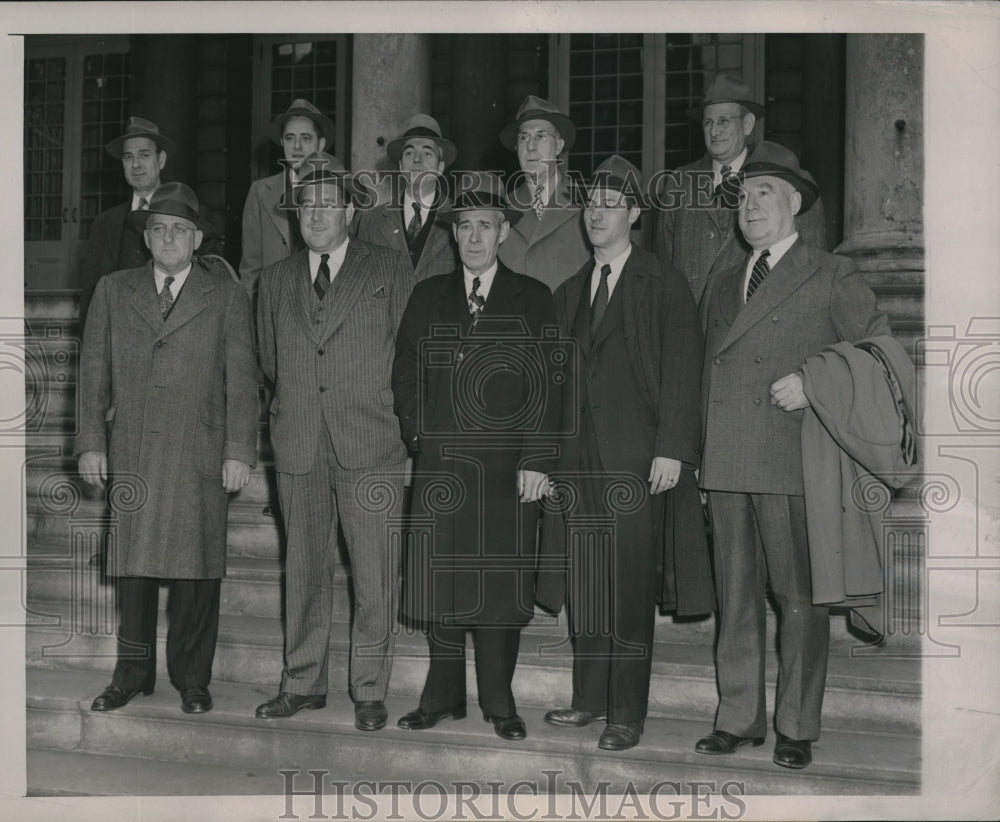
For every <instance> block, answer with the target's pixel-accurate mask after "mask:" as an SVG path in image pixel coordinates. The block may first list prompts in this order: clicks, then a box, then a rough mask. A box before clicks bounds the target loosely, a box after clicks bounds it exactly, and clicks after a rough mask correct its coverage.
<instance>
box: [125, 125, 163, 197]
mask: <svg viewBox="0 0 1000 822" xmlns="http://www.w3.org/2000/svg"><path fill="white" fill-rule="evenodd" d="M166 163H167V153H166V152H165V151H159V150H158V149H157V146H156V143H154V142H153V141H152V140H151V139H149V137H129V138H128V139H127V140H126V141H125V143H124V145H123V146H122V168H124V170H125V181H126V182H127V183H128V184H129V186H131V187H132V189H133V190H135V191H136V192H138V193H139V194H150V193H151V192H152V191H153V190H154V189H156V187H157V186H158V185H159V184H160V172H161V171H162V170H163V166H165V165H166Z"/></svg>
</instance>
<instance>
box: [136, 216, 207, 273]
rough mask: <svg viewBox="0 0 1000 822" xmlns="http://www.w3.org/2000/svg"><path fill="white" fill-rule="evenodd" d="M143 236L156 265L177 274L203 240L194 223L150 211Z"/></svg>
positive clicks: (167, 271)
mask: <svg viewBox="0 0 1000 822" xmlns="http://www.w3.org/2000/svg"><path fill="white" fill-rule="evenodd" d="M143 236H144V237H145V239H146V245H147V246H148V247H149V251H150V253H151V254H152V255H153V260H154V261H155V262H156V265H157V266H158V267H159V268H160V270H162V271H164V272H166V273H167V274H178V273H180V272H181V271H183V270H184V269H185V268H187V264H188V263H189V262H191V256H192V255H193V254H194V252H195V249H196V248H198V246H200V245H201V240H202V233H201V231H199V230H198V229H197V228H195V225H194V223H192V222H191V221H190V220H185V219H184V218H183V217H174V216H172V215H170V214H150V215H149V217H147V219H146V230H145V231H144V232H143Z"/></svg>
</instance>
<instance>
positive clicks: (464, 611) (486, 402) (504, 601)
mask: <svg viewBox="0 0 1000 822" xmlns="http://www.w3.org/2000/svg"><path fill="white" fill-rule="evenodd" d="M545 329H549V331H550V332H554V331H555V329H556V318H555V311H554V309H553V306H552V295H551V293H550V292H549V290H548V289H547V288H546V287H545V286H544V285H543V284H542V283H539V282H538V281H536V280H533V279H531V278H530V277H525V276H524V275H521V274H515V273H513V272H512V271H510V270H509V269H507V268H506V267H504V266H503V265H499V266H498V268H497V273H496V276H495V278H494V280H493V284H492V286H491V288H490V292H489V297H488V298H487V300H486V305H485V307H484V308H483V312H482V314H481V316H480V318H479V320H478V322H477V323H476V325H475V327H474V328H473V327H472V323H471V319H470V316H469V310H468V307H467V298H466V293H465V282H464V276H463V272H462V269H458V270H456V271H453V272H452V273H450V274H446V275H443V276H439V277H433V278H431V279H428V280H423V281H422V282H420V283H418V284H417V286H416V287H415V288H414V290H413V295H412V296H411V297H410V301H409V303H408V304H407V306H406V312H405V313H404V315H403V322H402V325H401V326H400V331H399V338H398V341H397V345H396V360H395V363H394V366H393V390H394V391H395V396H396V405H397V409H398V413H399V417H400V424H401V426H402V428H403V431H404V436H405V437H406V438H407V441H408V442H413V441H414V439H417V440H418V442H419V447H420V453H419V455H418V456H417V458H416V467H415V473H414V478H413V508H412V515H413V517H414V521H415V522H418V521H421V520H430V521H433V523H434V524H433V529H432V531H431V539H430V540H428V541H426V542H421V543H420V544H419V545H418V544H416V543H414V544H413V546H412V549H411V550H409V551H407V553H406V556H405V559H404V563H405V568H406V580H407V583H406V586H405V588H404V595H403V611H404V613H406V614H407V615H408V616H410V617H411V618H414V619H419V620H425V621H426V620H440V619H443V618H456V619H460V620H461V621H462V622H466V623H478V624H486V623H493V624H496V623H501V624H523V623H525V622H527V621H528V620H529V619H531V617H532V614H533V613H534V598H535V557H536V553H537V546H536V541H537V516H538V509H539V506H538V504H537V503H524V504H522V503H520V502H519V501H518V495H517V472H518V470H519V469H521V468H530V469H532V470H536V471H541V472H547V471H549V470H551V468H552V467H553V466H554V465H555V454H556V450H557V441H558V438H557V436H556V434H557V431H558V426H559V419H560V413H559V404H560V400H561V385H562V379H561V377H560V375H561V373H562V372H561V367H558V366H557V364H558V363H560V362H562V360H561V359H560V358H558V357H552V356H551V354H552V352H553V350H554V349H555V348H556V347H558V345H559V341H558V340H557V339H555V338H554V337H552V336H551V334H550V335H549V336H546V335H545ZM442 363H444V365H442ZM477 373H478V374H480V375H482V378H481V379H477V378H476V377H477ZM536 378H538V379H537V380H536ZM465 387H468V389H469V390H468V391H465V390H463V388H465ZM526 411H527V412H528V413H525V412H526ZM446 487H447V488H448V489H449V490H453V491H455V492H456V496H455V497H454V500H455V504H453V505H452V504H444V505H442V504H441V501H442V500H441V493H440V492H441V491H442V490H443V489H444V488H446Z"/></svg>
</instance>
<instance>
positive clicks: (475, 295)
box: [469, 277, 486, 328]
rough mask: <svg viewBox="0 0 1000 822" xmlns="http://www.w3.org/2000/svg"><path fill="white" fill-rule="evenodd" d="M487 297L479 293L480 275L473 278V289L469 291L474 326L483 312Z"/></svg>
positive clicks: (470, 311)
mask: <svg viewBox="0 0 1000 822" xmlns="http://www.w3.org/2000/svg"><path fill="white" fill-rule="evenodd" d="M485 305H486V298H485V297H484V296H483V295H482V294H480V293H479V277H473V278H472V290H471V291H470V292H469V313H470V314H471V315H472V327H473V328H475V327H476V323H477V322H478V321H479V315H480V314H482V313H483V306H485Z"/></svg>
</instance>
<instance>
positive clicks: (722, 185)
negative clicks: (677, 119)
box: [656, 74, 826, 302]
mask: <svg viewBox="0 0 1000 822" xmlns="http://www.w3.org/2000/svg"><path fill="white" fill-rule="evenodd" d="M691 116H692V117H693V118H694V119H696V120H697V119H700V120H701V126H702V132H703V134H704V138H705V149H706V153H705V155H704V156H703V157H701V159H699V160H696V161H695V162H693V163H689V164H688V165H685V166H681V167H680V168H678V169H676V170H675V171H672V172H669V173H668V174H667V176H666V178H665V179H664V180H663V183H662V185H661V188H660V190H659V192H658V205H659V208H660V219H659V226H658V228H657V232H656V253H657V255H658V256H659V258H660V262H661V263H662V264H663V265H665V266H670V265H673V266H675V267H677V268H679V269H680V270H681V271H683V272H684V275H685V276H686V277H687V280H688V283H689V284H690V286H691V292H692V294H693V295H694V299H695V302H700V301H701V297H702V294H703V293H704V291H705V286H706V284H707V283H708V279H709V276H710V275H711V274H712V273H713V272H715V271H726V270H727V269H729V268H731V267H732V266H734V265H736V264H737V263H739V262H740V261H741V260H743V259H744V258H745V257H746V255H747V253H748V251H749V246H748V245H747V243H746V241H745V240H744V239H743V235H742V234H740V232H739V230H738V229H737V226H736V208H737V206H738V205H739V190H740V180H741V176H740V171H741V169H742V168H743V166H744V164H745V163H746V162H747V157H748V155H749V154H752V150H753V146H752V144H751V138H752V136H753V132H754V127H755V126H756V124H757V122H758V120H761V119H763V117H764V106H763V104H762V103H760V102H759V101H758V100H756V99H755V98H754V95H753V93H752V92H751V91H750V88H749V86H747V85H746V84H745V83H743V81H742V80H740V79H739V78H738V77H733V76H731V75H728V74H720V75H718V76H717V77H716V78H715V80H714V81H713V82H712V84H711V85H710V86H709V87H708V89H707V90H706V91H705V97H704V99H703V100H702V103H701V105H700V106H698V107H697V108H694V109H692V110H691ZM798 223H799V224H798V226H797V228H798V231H799V234H800V236H801V237H802V240H803V242H805V243H806V244H807V245H810V246H813V247H814V248H819V249H821V250H824V251H825V250H826V221H825V218H824V215H823V204H822V202H819V201H817V203H816V204H815V205H814V206H813V207H812V208H811V209H810V210H809V211H808V212H807V213H806V214H804V215H803V216H802V217H800V218H799V220H798Z"/></svg>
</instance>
